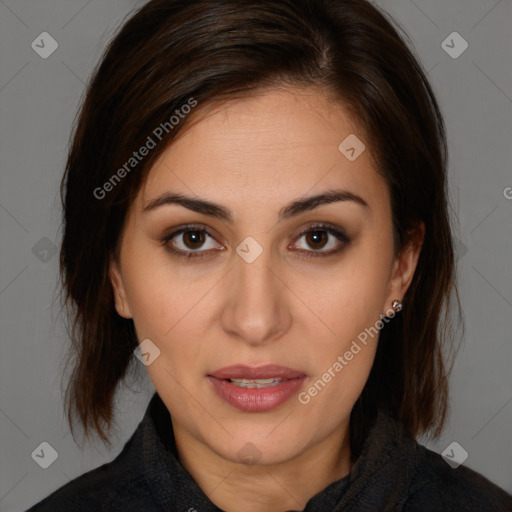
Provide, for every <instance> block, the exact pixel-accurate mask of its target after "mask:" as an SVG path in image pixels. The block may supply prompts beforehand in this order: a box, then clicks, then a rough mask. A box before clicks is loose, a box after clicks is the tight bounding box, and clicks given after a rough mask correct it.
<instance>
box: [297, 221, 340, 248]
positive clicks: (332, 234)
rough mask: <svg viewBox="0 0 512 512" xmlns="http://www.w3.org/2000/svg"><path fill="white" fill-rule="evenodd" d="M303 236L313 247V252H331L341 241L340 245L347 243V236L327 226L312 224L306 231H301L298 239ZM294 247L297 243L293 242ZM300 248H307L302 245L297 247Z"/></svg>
mask: <svg viewBox="0 0 512 512" xmlns="http://www.w3.org/2000/svg"><path fill="white" fill-rule="evenodd" d="M302 238H305V241H306V243H307V245H308V246H309V247H310V248H312V249H313V252H317V253H318V252H321V253H324V254H325V253H327V254H332V253H334V252H337V251H338V250H339V248H338V249H336V246H337V245H339V243H340V242H343V244H342V245H344V244H345V243H348V238H347V237H346V236H345V235H344V234H343V233H341V232H339V231H337V230H335V229H333V228H329V227H326V226H312V227H309V228H308V229H307V230H306V231H303V232H302V233H301V235H300V238H299V240H300V239H302ZM293 246H294V247H297V244H296V243H295V244H293ZM298 248H299V249H301V250H305V251H307V252H311V251H309V249H308V248H307V247H306V248H304V246H302V247H300V246H299V247H298Z"/></svg>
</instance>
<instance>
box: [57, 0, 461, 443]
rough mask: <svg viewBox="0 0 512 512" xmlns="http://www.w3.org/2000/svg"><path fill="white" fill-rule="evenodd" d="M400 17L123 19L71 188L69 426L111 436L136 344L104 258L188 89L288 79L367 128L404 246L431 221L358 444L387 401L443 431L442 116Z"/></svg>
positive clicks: (268, 7)
mask: <svg viewBox="0 0 512 512" xmlns="http://www.w3.org/2000/svg"><path fill="white" fill-rule="evenodd" d="M394 24H396V22H393V21H392V20H391V19H389V18H388V16H387V15H386V14H385V13H383V12H381V11H380V10H379V9H378V8H377V7H375V6H373V5H372V4H371V3H370V2H368V1H365V0H236V1H235V0H152V1H150V2H148V3H147V4H146V5H144V6H143V7H142V8H141V9H140V10H138V11H137V12H136V13H135V15H133V16H132V17H131V18H130V19H129V20H128V21H127V22H126V23H125V24H124V25H123V26H122V27H121V29H120V31H119V33H118V34H117V35H116V37H115V38H114V39H113V41H112V42H111V43H110V45H109V46H108V48H107V49H106V51H105V53H104V55H103V57H102V59H101V61H100V63H99V65H98V67H97V69H96V70H95V72H94V74H93V76H92V79H91V82H90V84H89V85H88V88H87V92H86V95H85V98H84V101H83V104H82V106H81V110H80V113H79V116H78V119H77V122H76V125H75V128H74V133H73V138H72V144H71V147H70V150H69V155H68V161H67V165H66V172H65V174H64V177H63V180H62V184H61V197H62V201H63V208H64V220H65V224H64V233H63V241H62V248H61V254H60V264H61V277H62V284H63V290H64V291H65V299H64V302H65V304H67V305H68V306H69V308H70V310H69V314H70V318H71V319H72V325H71V326H70V336H71V339H72V342H73V346H74V348H75V350H74V355H75V356H76V359H75V365H74V368H73V373H72V376H71V378H70V379H69V382H68V387H67V390H66V406H67V411H68V421H69V424H70V426H71V430H72V431H73V418H74V416H76V417H77V418H78V420H79V422H80V424H81V425H82V427H83V428H84V432H85V434H86V436H88V431H89V427H90V426H92V428H93V430H96V432H97V433H98V435H99V437H100V438H101V439H102V440H103V441H104V442H106V443H110V441H109V440H108V432H110V430H111V426H112V422H113V399H114V395H115V392H116V387H117V385H118V383H120V382H121V381H122V380H123V379H124V377H125V376H126V374H127V370H128V368H129V365H130V362H131V361H133V360H134V357H133V350H134V348H135V347H136V346H137V340H136V336H135V331H134V326H133V321H132V320H126V319H124V318H122V317H120V316H119V315H117V313H116V311H115V308H114V302H113V293H112V288H111V284H110V281H109V277H108V263H109V258H110V257H111V256H112V255H114V256H115V255H116V254H117V250H118V243H119V239H120V234H121V233H122V229H123V223H124V219H125V216H126V212H127V209H128V207H129V206H130V204H131V202H132V201H133V199H134V197H135V195H136V194H137V191H138V190H139V189H140V187H141V185H142V183H143V181H144V179H145V177H146V176H147V173H148V171H149V170H150V168H151V166H152V164H153V163H154V161H155V159H156V158H157V157H158V156H159V155H160V154H161V153H162V151H163V150H164V149H165V148H166V147H167V146H168V144H169V143H171V141H172V140H173V139H174V138H175V137H176V135H177V134H178V133H179V132H180V131H181V130H182V129H183V127H184V126H185V125H187V123H188V121H187V120H185V122H180V123H179V124H177V125H176V126H173V127H172V128H170V124H169V118H170V115H172V113H173V112H176V110H179V109H180V108H181V107H182V105H185V104H187V102H190V99H191V98H193V99H194V101H197V103H198V107H196V108H197V109H198V110H199V109H201V108H206V107H208V106H211V105H213V104H214V103H215V102H219V101H222V100H229V99H233V98H237V97H241V96H243V95H250V94H254V93H255V92H256V91H260V90H265V89H266V88H272V87H280V86H288V85H289V86H300V87H310V86H313V87H319V88H321V89H322V90H323V91H325V92H326V94H328V95H329V97H331V98H332V99H333V101H339V102H342V103H343V105H344V106H346V108H348V110H349V112H350V114H351V115H352V117H353V119H354V120H355V121H356V122H357V124H358V126H359V127H360V128H361V133H364V134H365V136H366V140H365V142H367V143H368V146H369V148H370V149H371V153H372V154H373V155H374V157H375V161H376V162H377V167H378V172H380V173H381V174H382V176H383V177H384V178H385V180H386V182H387V184H388V186H389V190H390V195H391V202H392V205H391V206H392V216H393V228H394V242H395V251H397V252H398V251H399V250H401V249H402V248H404V247H406V245H407V244H408V243H410V241H411V235H412V234H413V230H414V227H415V226H416V225H417V223H418V222H419V221H423V222H424V223H425V227H426V233H425V239H424V243H423V247H422V250H421V254H420V258H419V261H418V265H417V269H416V272H415V275H414V278H413V281H412V283H411V286H410V287H409V289H408V291H407V294H406V295H405V297H404V300H403V303H404V309H403V311H402V312H400V313H399V314H398V315H397V316H396V317H395V318H394V319H393V321H391V322H390V323H388V324H385V325H384V327H383V328H382V330H381V332H380V338H379V344H378V350H377V354H376V359H375V363H374V365H373V368H372V371H371V373H370V377H369V379H368V382H367V383H366V386H365V388H364V390H363V392H362V394H361V396H360V397H359V399H358V401H357V402H356V404H355V406H354V409H353V411H352V414H351V428H352V430H351V432H353V434H352V441H351V442H352V448H353V450H355V451H356V452H357V449H358V447H359V446H360V444H361V442H362V440H363V439H364V436H365V435H366V432H367V430H368V428H369V426H370V425H371V423H372V420H373V419H374V418H375V416H376V412H377V410H378V409H379V408H385V409H387V410H388V411H389V412H390V413H391V414H392V415H393V416H394V417H395V418H397V419H398V420H400V421H401V422H402V423H403V425H404V427H405V429H406V431H407V432H408V433H409V434H410V435H411V436H417V435H419V434H422V433H426V432H433V433H434V435H438V434H439V433H440V432H441V429H442V426H443V423H444V420H445V416H446V412H447V398H448V386H447V375H448V373H449V369H448V368H447V365H446V363H445V362H446V357H445V356H446V355H447V354H443V347H444V346H445V344H446V346H450V347H451V345H448V341H449V340H450V336H449V327H450V325H451V321H450V318H451V316H450V315H451V313H450V307H449V305H450V302H451V297H452V292H453V291H455V296H456V299H457V302H456V303H457V305H458V307H459V313H460V301H459V297H458V293H457V290H456V287H455V282H454V277H455V276H454V269H455V261H454V248H453V241H452V235H451V228H450V224H449V216H448V206H447V183H446V167H447V148H446V135H445V126H444V121H443V118H442V115H441V113H440V110H439V107H438V104H437V102H436V99H435V97H434V94H433V91H432V89H431V87H430V85H429V83H428V81H427V78H426V76H425V73H424V71H423V70H422V68H421V66H420V64H419V63H418V61H417V59H416V58H415V57H414V55H413V53H412V50H411V49H409V48H408V46H407V44H406V43H405V42H404V39H403V37H405V38H406V36H405V34H403V35H402V36H401V35H399V32H403V31H402V29H401V28H400V27H399V25H398V24H396V26H395V25H394ZM165 123H167V125H165ZM164 125H165V126H166V127H167V129H166V130H161V132H162V134H161V140H160V141H159V142H158V145H157V147H156V148H155V149H153V150H152V151H151V152H150V153H149V154H148V155H147V156H146V157H145V158H144V159H143V160H141V161H140V162H137V166H136V168H134V169H133V170H131V172H129V173H128V172H127V173H123V179H122V180H118V181H116V182H115V183H114V186H109V187H108V189H109V191H108V193H105V194H103V193H101V195H102V197H101V198H98V195H99V194H98V193H96V194H95V190H98V187H102V186H103V184H105V183H107V182H109V180H111V178H112V176H113V175H114V174H115V173H116V170H118V169H120V168H122V166H123V165H124V164H126V162H127V161H128V160H129V159H130V157H131V156H132V155H133V152H134V151H135V150H136V149H137V148H140V147H141V146H142V145H143V144H144V143H145V142H146V141H147V138H148V135H150V134H151V133H153V132H154V130H155V128H156V127H158V126H164ZM125 169H126V167H125ZM118 175H119V174H118ZM110 183H112V181H110ZM443 313H444V314H443ZM450 368H451V366H450ZM105 427H106V431H107V432H106V433H105V430H104V429H105ZM73 435H74V434H73Z"/></svg>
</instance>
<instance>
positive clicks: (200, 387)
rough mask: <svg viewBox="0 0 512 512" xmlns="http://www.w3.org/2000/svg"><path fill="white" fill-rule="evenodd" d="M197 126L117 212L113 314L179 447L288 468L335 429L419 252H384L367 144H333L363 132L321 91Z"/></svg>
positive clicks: (386, 208) (381, 187)
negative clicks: (152, 349)
mask: <svg viewBox="0 0 512 512" xmlns="http://www.w3.org/2000/svg"><path fill="white" fill-rule="evenodd" d="M198 108H199V107H198ZM196 121H197V122H195V123H194V124H192V125H190V126H189V127H188V129H187V130H185V131H184V132H183V133H182V134H181V135H180V137H179V138H178V139H177V140H176V141H174V142H173V143H172V145H171V146H169V147H168V148H167V149H166V150H165V151H164V152H163V153H162V155H161V156H160V158H159V160H158V161H157V162H156V163H155V165H154V166H153V168H152V169H151V170H150V173H149V175H148V179H147V180H146V182H145V184H144V186H143V187H142V188H141V189H140V191H139V194H138V197H137V198H136V200H135V201H134V203H133V204H132V206H131V208H130V210H129V212H128V216H127V219H126V224H125V227H124V231H123V235H122V239H121V246H120V253H119V260H118V261H112V264H111V280H112V284H113V287H114V291H115V300H116V308H117V311H118V313H119V314H120V315H122V316H123V317H125V318H133V321H134V324H135V328H136V332H137V336H138V339H139V342H142V340H146V339H149V340H151V343H152V344H153V345H151V346H156V347H158V349H159V350H160V354H159V356H158V357H156V359H154V361H153V362H152V363H151V364H149V365H148V366H146V369H147V371H148V373H149V376H150V378H151V380H152V382H153V384H154V386H155V389H156V390H157V391H158V394H159V395H160V397H161V398H162V400H163V401H164V403H165V404H166V406H167V408H168V409H169V411H170V413H171V416H172V419H173V427H174V430H175V431H177V432H180V433H181V435H182V438H185V437H187V436H188V438H189V439H192V440H194V442H197V443H200V444H201V445H202V446H204V447H205V448H206V449H208V450H210V451H211V452H213V453H215V454H216V455H217V456H219V457H222V458H223V459H225V460H228V461H233V462H238V461H240V458H241V456H243V455H244V451H243V450H249V451H251V450H253V451H254V453H253V454H251V453H249V455H253V456H257V457H258V459H259V463H260V464H277V463H281V462H285V461H290V460H292V459H293V458H294V457H298V456H300V455H301V454H303V453H306V452H307V451H308V450H311V449H313V448H314V447H315V446H318V445H320V444H321V443H322V442H324V441H325V440H327V439H330V438H333V436H334V437H336V436H337V435H338V434H340V435H341V433H342V432H343V431H344V429H346V426H347V423H348V420H349V415H350V412H351V410H352V407H353V405H354V403H355V402H356V400H357V398H358V396H359V395H360V393H361V391H362V389H363V387H364V384H365V382H366V380H367V378H368V375H369V372H370V369H371V366H372V363H373V360H374V355H375V349H376V346H377V342H378V335H375V327H376V326H377V327H378V326H379V325H380V326H382V323H381V322H379V320H380V319H381V318H382V316H384V315H388V316H389V315H390V311H392V310H391V303H392V301H393V300H395V299H403V296H404V294H405V291H406V289H407V287H408V285H409V283H410V281H411V279H412V276H413V273H414V268H415V265H416V261H417V257H418V251H417V250H416V249H414V250H410V251H406V252H404V253H401V254H399V255H395V254H394V252H393V242H392V241H393V233H392V218H391V207H390V196H389V191H388V188H387V185H386V183H385V181H384V179H383V178H382V177H381V176H380V175H379V174H378V173H377V171H376V169H375V167H374V166H373V164H372V160H371V158H370V151H371V148H369V147H368V145H367V146H366V149H365V150H364V151H363V152H362V153H361V154H360V155H359V156H357V154H358V151H357V150H358V147H356V152H355V153H354V155H353V154H352V153H353V152H351V151H350V150H348V151H347V148H345V150H343V151H342V150H340V149H339V145H340V143H341V142H342V141H344V140H345V139H346V138H347V137H348V136H349V135H351V134H354V135H355V136H357V137H358V139H360V140H361V141H362V142H364V135H363V134H362V133H361V132H360V131H359V130H358V128H357V127H356V126H354V125H353V124H351V122H350V119H349V117H348V116H347V113H346V112H345V111H344V109H343V107H342V106H340V105H336V106H335V105H333V103H332V102H331V101H329V100H328V99H327V98H326V97H325V96H324V95H323V94H322V93H321V92H319V91H314V90H305V89H288V90H271V91H267V92H265V93H262V94H259V95H257V96H252V97H251V98H248V99H243V100H241V99H237V100H233V101H232V102H229V103H227V104H225V105H223V106H222V108H221V107H218V108H215V109H213V110H211V111H210V112H208V114H207V115H204V114H202V115H201V116H200V117H199V118H198V119H196ZM349 141H350V139H349ZM352 145H353V140H352ZM349 146H350V145H349ZM342 149H343V148H342ZM347 155H348V156H350V157H351V158H350V159H349V158H347ZM354 156H357V158H355V159H354ZM176 194H179V195H180V196H182V198H187V199H189V201H188V202H187V201H184V202H181V203H180V202H179V201H178V202H176V196H173V195H176ZM329 194H331V196H329ZM336 194H337V195H336ZM317 196H318V198H317V200H311V198H313V197H317ZM329 198H330V200H329ZM206 202H207V203H208V204H206ZM372 328H373V330H372ZM368 332H370V333H372V334H368ZM364 333H366V336H365V335H364ZM365 338H366V339H365ZM363 340H364V341H363ZM146 343H147V342H146ZM276 366H277V367H279V368H276ZM233 367H235V368H233ZM242 378H246V379H247V381H240V380H235V381H234V382H232V381H231V380H230V379H242ZM267 378H268V379H270V380H263V381H261V380H259V379H267ZM254 379H258V382H256V381H255V380H254ZM255 386H256V387H255ZM247 443H252V445H250V447H248V446H249V445H247ZM244 447H245V448H244Z"/></svg>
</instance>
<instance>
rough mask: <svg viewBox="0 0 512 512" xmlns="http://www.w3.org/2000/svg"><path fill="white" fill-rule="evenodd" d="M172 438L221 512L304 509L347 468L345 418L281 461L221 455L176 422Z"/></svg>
mask: <svg viewBox="0 0 512 512" xmlns="http://www.w3.org/2000/svg"><path fill="white" fill-rule="evenodd" d="M174 437H175V440H176V447H177V449H178V453H179V459H180V462H181V464H182V465H183V467H184V468H185V469H186V470H187V471H188V472H189V473H190V474H191V475H192V478H193V479H194V480H195V482H196V483H197V484H198V485H199V487H200V488H201V489H202V491H203V492H204V493H205V495H206V496H208V498H209V499H210V501H212V502H213V503H214V504H215V505H216V506H217V507H219V508H220V509H222V510H224V511H225V512H235V511H236V512H282V511H283V510H303V509H304V508H305V506H306V504H307V502H308V501H309V500H310V499H311V498H312V497H313V496H314V495H315V494H317V493H319V492H320V491H322V490H323V489H325V488H326V487H327V486H328V485H330V484H331V483H333V482H335V481H337V480H340V479H341V478H343V477H345V476H346V475H348V473H349V472H350V468H351V463H350V443H349V428H348V422H347V423H346V424H344V425H342V426H340V428H339V429H337V430H335V431H333V432H332V433H331V435H330V436H328V437H327V438H325V439H323V440H322V441H321V443H318V444H316V445H313V446H311V447H309V448H308V449H307V450H305V451H303V452H302V453H300V454H299V455H297V456H295V457H294V458H293V459H290V460H288V461H286V462H283V463H280V464H274V465H273V464H265V465H259V464H254V465H246V464H242V463H239V462H233V461H232V460H227V459H225V458H223V457H220V456H219V455H217V454H216V453H215V452H213V451H212V450H211V449H210V448H209V447H208V446H206V445H205V444H204V443H202V442H200V441H199V440H197V439H195V438H193V437H192V436H191V435H190V434H189V433H188V432H187V431H186V430H184V429H182V428H180V426H179V425H175V426H174Z"/></svg>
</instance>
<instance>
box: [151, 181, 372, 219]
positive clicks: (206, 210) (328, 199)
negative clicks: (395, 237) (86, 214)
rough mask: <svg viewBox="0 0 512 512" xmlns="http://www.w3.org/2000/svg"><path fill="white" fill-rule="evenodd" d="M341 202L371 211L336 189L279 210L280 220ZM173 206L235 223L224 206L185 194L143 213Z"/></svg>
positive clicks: (153, 202) (359, 199) (355, 197)
mask: <svg viewBox="0 0 512 512" xmlns="http://www.w3.org/2000/svg"><path fill="white" fill-rule="evenodd" d="M339 201H350V202H353V203H356V204H358V205H360V206H362V207H363V208H365V209H366V210H367V211H370V206H369V204H368V203H367V202H366V201H365V200H364V199H363V198H362V197H361V196H359V195H357V194H355V193H353V192H350V191H348V190H340V189H335V190H327V191H326V192H323V193H322V194H318V195H315V196H310V197H306V198H300V199H296V200H294V201H292V202H291V203H290V204H288V205H287V206H284V207H283V208H281V210H279V214H278V218H279V220H280V221H281V220H286V219H290V218H292V217H296V216H297V215H300V214H301V213H304V212H308V211H311V210H314V209H315V208H318V207H319V206H321V205H324V204H329V203H334V202H339ZM172 204H177V205H179V206H183V207H184V208H187V209H189V210H192V211H194V212H197V213H202V214H203V215H209V216H211V217H216V218H218V219H221V220H224V221H227V222H233V217H232V214H231V211H230V210H229V209H228V208H226V207H224V206H222V205H219V204H216V203H213V202H211V201H207V200H205V199H197V198H192V197H187V196H184V195H183V194H173V193H170V192H167V193H164V194H162V195H160V196H158V197H156V198H155V199H152V200H151V201H149V202H148V203H147V204H146V205H145V206H144V208H143V211H144V212H149V211H152V210H155V209H157V208H159V207H161V206H165V205H172Z"/></svg>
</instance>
